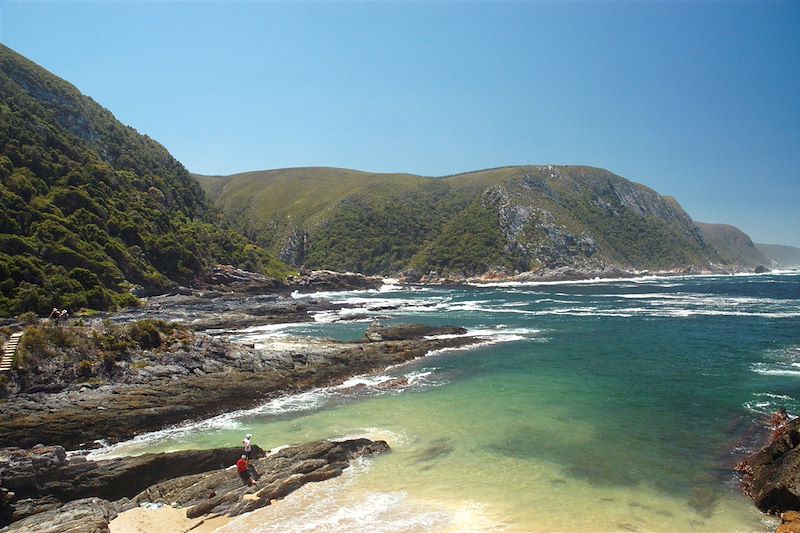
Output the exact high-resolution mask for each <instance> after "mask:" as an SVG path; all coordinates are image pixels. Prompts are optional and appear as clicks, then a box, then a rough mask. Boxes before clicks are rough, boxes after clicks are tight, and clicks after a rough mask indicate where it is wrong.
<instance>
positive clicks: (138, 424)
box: [0, 326, 476, 449]
mask: <svg viewBox="0 0 800 533" xmlns="http://www.w3.org/2000/svg"><path fill="white" fill-rule="evenodd" d="M374 331H375V332H376V333H377V334H378V335H380V336H381V339H380V340H378V339H377V338H376V339H375V340H374V341H373V342H366V341H365V342H349V343H346V342H335V341H324V342H308V341H307V342H305V343H304V344H299V345H297V347H296V348H293V347H291V346H290V347H286V348H282V349H280V350H274V349H271V350H261V349H256V348H252V347H248V346H244V345H241V344H234V343H226V342H224V341H222V340H221V339H218V338H212V337H209V336H208V335H205V334H194V335H193V336H192V335H190V336H188V337H186V338H183V339H182V340H181V341H180V342H170V343H168V344H166V346H165V347H164V348H158V349H154V350H150V351H145V352H142V353H141V354H137V355H135V356H132V357H131V359H130V360H129V361H125V360H123V361H118V362H116V363H115V367H114V371H113V372H112V373H111V374H97V375H96V376H95V377H94V379H102V380H104V381H103V383H102V384H101V383H96V382H95V383H86V382H84V381H82V380H83V379H85V378H83V377H81V376H75V375H74V374H73V377H72V378H71V380H72V381H64V378H63V376H62V374H60V373H59V372H58V369H57V368H56V367H54V368H53V369H52V372H53V373H52V374H51V373H48V372H50V370H47V371H45V369H44V367H43V369H40V373H39V374H36V379H37V380H38V381H36V382H35V383H40V382H41V383H46V382H47V381H52V382H59V381H60V382H61V383H60V386H59V387H58V388H56V389H47V391H45V390H44V389H42V391H41V392H33V391H32V390H31V389H29V388H23V389H22V390H23V391H24V392H18V393H16V394H12V395H11V396H9V397H8V398H7V399H6V400H5V401H4V404H3V409H2V410H0V446H6V447H8V446H26V447H29V446H34V445H36V444H38V443H42V444H48V445H52V444H60V445H62V446H64V447H66V448H68V449H76V448H82V447H85V446H87V445H91V443H92V442H94V441H96V440H99V439H105V440H107V441H108V442H116V441H119V440H122V439H125V438H130V437H132V436H134V435H136V434H138V433H142V432H145V431H155V430H159V429H162V428H164V427H166V426H169V425H172V424H177V423H180V422H183V421H185V420H188V419H192V418H197V417H201V416H213V415H215V414H219V413H222V412H226V411H232V410H236V409H242V408H247V407H251V406H255V405H257V404H259V403H263V402H265V401H267V400H269V399H270V398H274V397H277V396H279V395H283V394H286V393H287V392H300V391H304V390H308V389H310V388H314V387H324V386H329V385H334V384H339V383H341V382H342V381H344V380H345V379H347V378H349V377H351V376H353V375H357V374H366V373H369V372H372V371H374V370H382V369H384V368H386V367H388V366H392V365H396V364H399V363H403V362H406V361H410V360H412V359H415V358H417V357H421V356H423V355H425V354H426V353H428V352H429V351H431V350H439V349H443V348H454V347H459V346H465V345H468V344H472V343H475V342H476V339H475V338H474V337H468V336H464V335H463V333H465V332H466V330H464V329H462V328H444V329H442V328H430V327H428V326H410V327H408V326H404V327H401V328H400V329H397V328H382V329H378V330H374ZM431 336H435V337H434V338H430V337H431ZM384 337H385V338H384ZM56 359H57V358H51V359H49V360H48V361H55V360H56ZM48 364H50V363H49V362H48ZM60 376H61V377H60Z"/></svg>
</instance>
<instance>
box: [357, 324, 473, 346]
mask: <svg viewBox="0 0 800 533" xmlns="http://www.w3.org/2000/svg"><path fill="white" fill-rule="evenodd" d="M466 333H467V329H466V328H458V327H453V326H442V327H435V326H428V325H426V324H401V325H396V326H381V325H380V324H373V325H371V326H370V327H369V328H368V329H367V332H366V333H365V336H366V338H367V340H369V341H373V342H374V341H408V340H420V339H423V338H425V337H432V336H434V335H464V334H466Z"/></svg>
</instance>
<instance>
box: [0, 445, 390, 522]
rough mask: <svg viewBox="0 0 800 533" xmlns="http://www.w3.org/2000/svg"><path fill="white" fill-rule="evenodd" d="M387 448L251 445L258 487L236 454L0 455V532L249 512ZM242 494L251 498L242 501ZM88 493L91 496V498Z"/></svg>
mask: <svg viewBox="0 0 800 533" xmlns="http://www.w3.org/2000/svg"><path fill="white" fill-rule="evenodd" d="M388 450H389V446H388V445H387V444H386V443H385V442H384V441H371V440H369V439H351V440H346V441H341V442H334V441H328V440H321V441H316V442H311V443H308V444H303V445H299V446H291V447H288V448H284V449H282V450H280V451H278V452H276V453H274V454H272V455H270V456H266V454H265V453H264V450H262V449H261V448H259V447H257V446H253V450H252V457H253V460H252V461H251V464H252V465H253V466H254V468H255V472H256V475H255V477H256V478H258V481H257V484H256V485H254V486H249V485H246V484H244V483H243V481H242V479H241V478H240V477H239V475H238V474H237V472H236V469H235V467H233V465H234V464H235V462H236V460H237V459H238V458H239V456H240V454H241V449H240V448H219V449H214V450H190V451H181V452H173V453H160V454H145V455H142V456H139V457H124V458H119V459H111V460H108V461H96V462H95V461H89V460H86V459H85V458H83V457H78V458H67V457H66V454H65V452H64V449H63V448H62V447H60V446H39V447H36V448H34V449H31V450H21V449H4V450H2V452H0V468H2V471H3V487H2V488H0V516H1V517H3V520H4V521H3V522H2V523H0V526H2V525H7V524H9V523H10V526H9V527H7V528H4V529H3V530H2V531H3V533H5V532H6V531H37V532H38V531H45V532H48V533H57V532H58V533H71V532H75V533H84V532H87V533H94V532H107V531H108V523H109V521H111V520H113V519H114V517H115V516H116V514H117V512H119V511H121V510H125V509H127V508H130V507H133V506H136V505H140V504H142V503H147V502H152V503H162V504H166V505H172V504H175V505H177V506H180V507H185V508H186V509H187V511H186V513H187V517H189V518H195V517H198V516H202V515H204V514H209V513H215V514H228V515H230V516H235V515H239V514H242V513H247V512H250V511H253V510H255V509H258V508H260V507H264V506H266V505H269V504H270V502H271V501H272V500H276V499H280V498H284V497H285V496H287V495H288V494H290V493H292V492H294V491H295V490H297V489H298V488H300V487H302V486H303V485H305V484H306V483H311V482H318V481H324V480H326V479H330V478H333V477H337V476H339V475H341V474H342V471H343V470H345V469H346V468H348V466H349V464H350V460H352V459H354V458H357V457H361V456H365V455H373V454H378V453H383V452H386V451H388ZM245 494H254V495H255V497H251V498H248V499H244V495H245ZM90 495H91V496H90Z"/></svg>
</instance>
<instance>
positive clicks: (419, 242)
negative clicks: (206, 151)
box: [195, 165, 722, 275]
mask: <svg viewBox="0 0 800 533" xmlns="http://www.w3.org/2000/svg"><path fill="white" fill-rule="evenodd" d="M195 177H196V179H197V180H198V181H199V182H200V184H201V185H202V186H203V188H204V189H205V191H206V193H207V194H208V195H209V197H210V198H211V199H212V200H213V201H214V203H215V205H216V206H217V207H218V208H220V209H221V210H222V211H223V212H224V213H225V215H226V217H227V218H228V219H229V220H231V221H232V223H233V224H234V225H236V227H237V228H239V229H240V230H241V231H243V232H244V233H245V234H246V235H248V236H249V237H250V238H252V239H254V240H255V241H256V242H258V243H259V244H261V245H263V246H265V247H266V248H267V249H268V250H270V251H271V252H272V253H274V254H276V255H279V257H281V259H283V260H284V261H287V262H289V263H291V264H294V265H302V264H304V265H306V266H308V267H314V268H333V269H339V270H343V269H346V270H355V271H360V272H364V273H368V274H394V273H398V272H401V271H404V270H406V269H408V268H414V269H417V270H419V271H421V272H427V271H430V270H433V271H436V272H439V273H447V274H456V275H475V274H482V273H485V272H487V271H489V270H503V271H506V272H512V271H520V272H522V271H531V270H539V269H553V268H558V267H563V266H571V267H580V268H588V269H600V268H606V267H611V266H619V267H624V268H636V269H667V268H684V267H687V266H698V267H705V266H708V264H709V262H716V263H719V262H722V258H721V257H720V255H719V253H718V252H717V250H715V249H714V248H712V247H711V246H709V245H708V244H707V243H706V242H705V241H704V239H703V236H702V234H701V232H700V230H699V229H698V228H697V227H696V226H695V225H694V224H693V222H692V220H691V218H690V217H689V216H688V215H687V214H686V213H685V212H684V211H683V209H681V207H680V205H678V203H677V202H676V201H674V200H673V199H670V198H664V197H662V196H660V195H659V194H658V193H656V192H655V191H653V190H651V189H649V188H647V187H645V186H643V185H639V184H635V183H632V182H630V181H628V180H625V179H624V178H622V177H620V176H616V175H614V174H612V173H610V172H608V171H605V170H602V169H597V168H591V167H578V166H551V165H547V166H520V167H505V168H497V169H490V170H483V171H476V172H469V173H465V174H459V175H454V176H448V177H445V178H428V177H422V176H412V175H408V174H374V173H366V172H359V171H354V170H345V169H334V168H294V169H281V170H270V171H263V172H249V173H245V174H236V175H232V176H226V177H216V178H214V177H207V176H195Z"/></svg>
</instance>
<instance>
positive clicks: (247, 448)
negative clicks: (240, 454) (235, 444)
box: [242, 433, 253, 459]
mask: <svg viewBox="0 0 800 533" xmlns="http://www.w3.org/2000/svg"><path fill="white" fill-rule="evenodd" d="M252 438H253V434H252V433H248V434H247V435H245V436H244V438H243V439H242V446H244V454H245V455H246V456H247V458H248V459H250V452H252V450H253V448H252V446H251V445H250V439H252Z"/></svg>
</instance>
